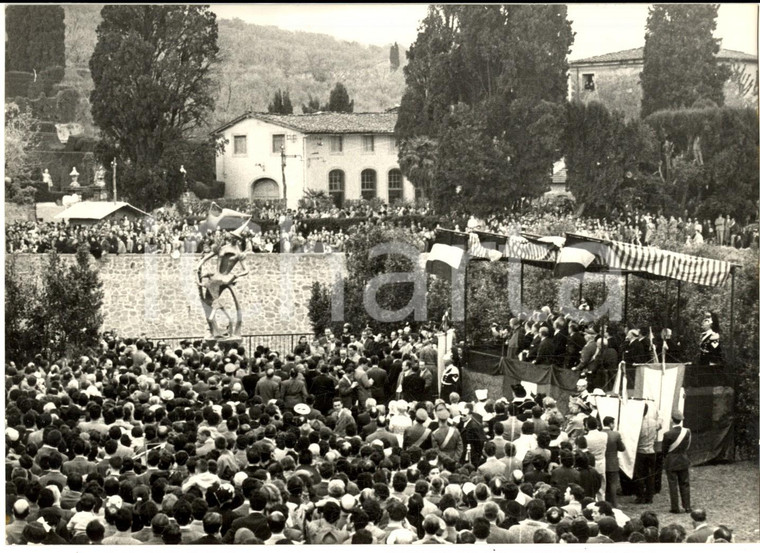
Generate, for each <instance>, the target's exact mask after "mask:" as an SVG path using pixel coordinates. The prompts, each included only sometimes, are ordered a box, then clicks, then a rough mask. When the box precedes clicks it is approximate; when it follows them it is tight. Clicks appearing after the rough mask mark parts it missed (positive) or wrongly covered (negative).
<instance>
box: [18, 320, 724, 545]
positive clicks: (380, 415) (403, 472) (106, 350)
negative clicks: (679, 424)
mask: <svg viewBox="0 0 760 553" xmlns="http://www.w3.org/2000/svg"><path fill="white" fill-rule="evenodd" d="M545 315H549V314H547V313H546V312H544V311H538V312H536V313H535V314H533V315H532V316H531V317H530V320H531V321H533V323H537V324H538V329H539V333H540V334H543V332H542V330H541V329H547V328H548V326H549V325H548V322H549V320H550V318H551V317H549V316H545ZM553 319H554V320H553V322H552V323H551V326H552V327H553V328H554V330H556V331H557V333H560V332H562V330H563V329H562V328H561V327H562V326H563V324H562V322H563V321H564V318H563V317H559V316H554V317H553ZM518 322H519V321H518ZM581 323H582V321H578V322H577V323H576V322H572V321H568V324H570V325H572V324H581ZM555 325H558V326H555ZM585 330H586V334H590V333H591V332H593V329H592V328H591V327H590V326H589V325H586V326H585ZM500 332H501V331H500V330H499V329H498V328H496V329H494V333H495V336H497V337H498V338H499V339H504V337H505V336H503V335H501V334H500ZM594 343H596V341H594ZM603 343H604V340H602V344H603ZM517 353H518V355H519V354H520V353H519V352H517ZM642 355H645V354H643V353H642ZM437 359H438V352H437V349H436V341H435V338H434V336H432V335H431V334H430V333H429V332H427V331H421V332H420V333H415V332H412V331H411V329H410V328H409V327H405V328H402V329H399V330H398V331H396V332H392V333H391V334H390V335H387V336H386V335H383V334H374V333H373V331H372V330H371V329H369V328H365V329H362V330H361V332H354V330H353V329H352V328H351V325H350V324H347V325H345V326H344V328H343V332H342V333H341V334H340V335H334V334H333V333H332V332H331V331H329V330H327V331H326V332H325V334H324V335H322V336H319V337H316V338H315V339H314V340H312V341H309V340H307V339H306V337H303V338H302V339H301V340H299V343H298V344H297V345H296V346H295V348H294V349H293V351H291V352H276V351H270V350H268V349H267V348H264V347H257V348H256V350H255V351H246V350H245V349H244V348H242V347H239V346H237V345H236V344H231V345H224V344H216V345H214V344H211V343H205V342H202V341H197V342H193V343H191V342H189V341H184V342H182V343H181V344H180V347H179V348H177V349H176V350H172V348H169V347H168V346H167V345H166V344H165V343H162V342H158V343H152V342H151V341H150V340H148V339H146V338H139V339H128V338H127V339H124V338H121V337H119V336H117V335H115V334H110V333H106V334H104V335H103V337H102V342H101V344H100V346H99V349H98V351H97V352H92V353H90V355H89V356H81V357H73V358H63V359H45V358H43V357H42V356H41V355H37V356H36V357H35V358H34V359H33V360H32V361H31V362H29V363H26V364H19V365H16V364H14V363H12V362H11V363H9V364H7V365H6V371H5V374H6V412H5V423H6V424H5V428H6V430H5V440H6V452H7V455H6V482H7V484H6V519H7V521H8V524H7V525H6V540H7V543H10V544H66V543H71V544H77V545H84V544H102V545H111V544H132V545H138V544H179V543H182V544H217V543H252V544H298V543H310V544H332V543H347V544H348V543H350V544H369V543H383V544H412V543H423V544H427V543H440V544H445V543H488V544H496V543H556V542H560V543H578V542H580V543H612V542H682V541H688V542H706V541H710V542H713V541H715V542H721V541H731V531H730V530H729V529H728V528H727V527H725V526H714V525H711V524H710V523H709V522H711V521H708V520H707V515H706V513H705V511H704V510H701V509H694V510H691V509H690V505H688V504H685V505H684V506H685V508H686V509H687V510H689V511H690V518H691V521H690V522H689V517H688V516H684V519H683V521H682V522H683V524H680V523H679V524H671V525H661V524H660V522H659V519H658V516H657V514H656V513H655V512H653V511H651V510H648V511H645V512H644V513H642V514H641V515H640V516H636V517H630V516H628V515H627V514H626V513H624V512H623V510H621V505H619V503H618V500H617V497H618V493H619V492H620V491H621V490H619V489H618V488H619V481H618V478H617V476H618V471H617V459H618V452H619V451H621V447H623V446H622V442H621V440H620V435H619V433H617V432H616V431H615V428H616V423H615V421H614V419H611V418H609V417H605V418H604V419H603V420H601V421H600V420H599V419H598V416H597V414H596V412H595V409H594V395H593V394H590V393H589V390H588V388H587V383H586V381H585V380H581V381H579V387H578V394H577V396H576V397H574V398H572V399H571V401H570V402H569V406H568V408H567V410H566V412H562V411H560V409H559V408H558V404H557V401H555V400H554V399H553V398H551V397H542V396H532V395H529V394H527V393H526V391H525V389H524V388H523V387H522V386H520V385H518V386H515V387H514V388H513V392H514V398H513V399H512V400H511V401H508V400H507V399H506V398H488V397H487V392H486V391H485V390H479V391H477V392H476V394H475V397H472V398H469V397H468V398H466V401H462V399H463V398H462V390H461V380H460V369H461V368H462V367H463V360H462V350H461V348H459V347H455V348H453V350H452V352H451V353H449V354H447V355H446V356H444V370H443V372H442V373H441V374H439V373H438V366H437ZM566 366H568V367H569V368H574V369H576V370H578V366H577V365H575V361H573V360H569V361H568V363H566ZM595 392H596V391H595ZM563 409H564V408H563ZM645 417H647V419H646V424H644V425H642V436H641V437H640V444H639V446H640V447H649V446H651V445H652V444H649V443H648V440H651V438H652V436H653V435H654V436H656V428H657V424H658V420H657V414H656V413H650V414H649V415H646V413H645ZM675 417H676V415H674V420H675ZM653 432H654V434H653ZM645 441H646V442H647V443H644V442H645ZM644 453H648V452H644ZM646 467H649V469H650V471H649V472H647V473H646V474H643V476H641V477H639V476H640V475H638V474H637V475H636V476H637V478H636V479H635V480H634V481H633V482H631V483H630V485H631V486H633V488H634V493H635V494H636V495H637V502H638V503H651V502H652V495H651V494H652V493H654V491H655V490H653V489H652V487H651V486H650V484H651V483H653V482H654V474H653V470H654V469H653V466H650V465H647V466H646ZM646 467H645V468H646ZM637 470H638V469H637ZM684 501H685V502H687V501H688V499H685V500H684ZM692 526H693V528H691V527H692Z"/></svg>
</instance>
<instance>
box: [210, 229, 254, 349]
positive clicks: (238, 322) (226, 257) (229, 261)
mask: <svg viewBox="0 0 760 553" xmlns="http://www.w3.org/2000/svg"><path fill="white" fill-rule="evenodd" d="M247 224H248V222H246V223H244V224H243V225H242V226H241V227H240V228H239V229H237V230H235V231H233V232H230V233H229V234H228V235H227V236H225V238H224V239H223V243H222V244H221V245H219V246H216V247H214V248H213V249H212V251H211V252H210V253H208V254H207V255H206V256H204V257H203V259H202V260H201V262H200V263H199V264H198V292H199V294H200V296H201V302H202V303H203V310H204V312H205V314H206V321H207V323H208V327H209V331H210V332H211V337H212V338H232V337H239V336H240V328H241V326H242V324H243V313H242V310H241V309H240V303H239V302H238V299H237V296H236V295H235V288H234V286H235V282H236V281H237V279H238V278H240V277H242V276H245V275H247V274H248V273H249V271H248V268H247V267H246V266H245V253H244V252H243V250H242V249H241V247H240V245H241V242H242V241H243V236H242V232H243V230H244V229H245V228H246V225H247ZM214 257H218V258H219V259H218V261H217V268H216V271H212V272H207V273H203V265H204V264H205V263H206V262H207V261H210V260H211V259H212V258H214ZM238 263H239V264H240V267H241V268H242V269H243V272H241V273H237V274H233V272H232V271H233V270H234V268H235V266H236V265H237V264H238ZM225 290H228V291H229V295H230V296H231V297H232V302H233V303H234V305H235V319H234V320H233V318H232V317H231V316H230V314H229V313H228V312H227V310H226V309H225V308H224V305H223V304H222V302H221V301H220V298H221V295H222V293H223V292H224V291H225ZM220 312H221V313H222V314H224V316H225V317H227V320H228V324H227V327H226V329H223V328H220V327H219V325H218V324H217V321H216V316H217V314H218V313H220Z"/></svg>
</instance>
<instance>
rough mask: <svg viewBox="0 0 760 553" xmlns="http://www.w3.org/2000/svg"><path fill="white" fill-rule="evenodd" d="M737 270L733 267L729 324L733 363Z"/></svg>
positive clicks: (732, 359)
mask: <svg viewBox="0 0 760 553" xmlns="http://www.w3.org/2000/svg"><path fill="white" fill-rule="evenodd" d="M735 277H736V272H735V271H734V267H731V323H730V326H729V332H730V333H731V338H730V340H731V342H730V349H731V361H730V362H731V363H732V364H733V363H734V359H735V358H736V356H735V352H734V284H735V281H736V279H735Z"/></svg>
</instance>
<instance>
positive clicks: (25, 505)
mask: <svg viewBox="0 0 760 553" xmlns="http://www.w3.org/2000/svg"><path fill="white" fill-rule="evenodd" d="M12 513H13V522H11V523H9V524H6V526H5V543H6V544H8V545H14V544H23V543H24V541H23V539H22V534H23V533H24V528H26V525H27V524H28V522H27V519H28V518H29V513H30V507H29V502H28V501H27V500H26V499H18V500H16V502H15V503H14V504H13V509H12ZM711 535H712V534H711Z"/></svg>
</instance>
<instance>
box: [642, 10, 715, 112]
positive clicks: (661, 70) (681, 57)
mask: <svg viewBox="0 0 760 553" xmlns="http://www.w3.org/2000/svg"><path fill="white" fill-rule="evenodd" d="M717 17H718V4H655V5H654V6H653V7H651V8H650V9H649V17H648V18H647V26H646V34H645V42H644V69H643V71H642V72H641V91H642V99H641V116H642V117H646V116H648V115H649V114H651V113H654V112H655V111H658V110H661V109H670V108H687V107H691V106H692V105H693V104H694V102H696V101H697V100H700V99H709V100H712V101H713V102H715V103H716V104H717V105H719V106H721V105H723V100H724V98H723V85H724V83H725V82H726V80H727V79H728V77H729V75H730V69H729V68H728V67H726V66H724V65H720V64H718V61H717V58H716V55H717V53H718V51H719V50H720V39H716V38H714V37H713V32H714V31H715V26H716V20H717Z"/></svg>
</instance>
